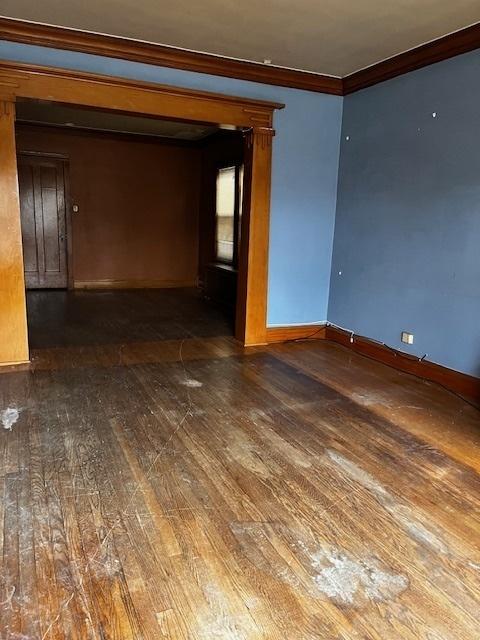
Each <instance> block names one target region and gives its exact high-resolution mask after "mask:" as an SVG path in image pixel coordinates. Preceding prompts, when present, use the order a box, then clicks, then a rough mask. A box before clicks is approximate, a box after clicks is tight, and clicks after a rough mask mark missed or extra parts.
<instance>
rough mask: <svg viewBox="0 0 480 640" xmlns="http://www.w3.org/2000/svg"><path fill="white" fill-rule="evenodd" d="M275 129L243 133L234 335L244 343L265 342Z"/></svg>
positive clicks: (259, 129)
mask: <svg viewBox="0 0 480 640" xmlns="http://www.w3.org/2000/svg"><path fill="white" fill-rule="evenodd" d="M274 134H275V131H274V130H273V129H270V128H268V127H257V128H255V129H252V130H250V131H249V132H248V133H247V135H246V136H245V156H244V171H245V177H246V179H245V185H244V188H245V192H246V193H245V197H246V206H245V207H244V208H243V212H242V221H241V224H242V231H241V237H242V241H241V246H240V255H239V267H238V284H237V308H236V322H235V335H236V337H237V339H241V336H242V335H245V336H248V338H247V339H246V340H245V341H244V343H245V345H246V346H254V345H262V344H266V342H267V291H268V241H269V233H270V187H271V179H270V178H271V166H272V141H273V136H274Z"/></svg>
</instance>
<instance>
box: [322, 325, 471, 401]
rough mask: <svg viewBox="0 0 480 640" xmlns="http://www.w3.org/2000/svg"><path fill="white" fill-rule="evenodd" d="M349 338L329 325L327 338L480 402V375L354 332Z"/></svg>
mask: <svg viewBox="0 0 480 640" xmlns="http://www.w3.org/2000/svg"><path fill="white" fill-rule="evenodd" d="M350 337H351V334H350V333H348V332H347V331H343V330H341V329H337V328H336V327H331V326H329V327H327V330H326V339H327V340H331V341H333V342H337V343H338V344H342V345H343V346H345V347H348V348H349V349H352V350H353V351H356V352H357V353H360V354H362V355H364V356H367V357H369V358H373V359H374V360H378V361H379V362H382V363H383V364H386V365H388V366H390V367H393V368H394V369H398V370H399V371H403V372H405V373H411V374H412V375H414V376H417V377H419V378H423V379H424V380H430V381H431V382H436V383H438V384H441V385H443V386H444V387H446V388H447V389H450V390H451V391H453V392H455V393H458V394H460V395H461V396H464V397H466V398H469V399H471V400H474V401H475V402H476V403H479V404H480V378H475V377H474V376H470V375H468V374H466V373H461V372H459V371H454V370H453V369H449V368H447V367H444V366H442V365H439V364H435V363H434V362H429V361H428V360H418V359H417V358H415V357H412V356H409V355H408V354H403V353H402V352H400V351H396V350H395V349H390V348H389V347H387V346H385V345H383V344H379V343H378V342H375V341H373V340H370V339H368V338H365V337H363V336H358V335H356V334H354V336H353V342H351V340H350Z"/></svg>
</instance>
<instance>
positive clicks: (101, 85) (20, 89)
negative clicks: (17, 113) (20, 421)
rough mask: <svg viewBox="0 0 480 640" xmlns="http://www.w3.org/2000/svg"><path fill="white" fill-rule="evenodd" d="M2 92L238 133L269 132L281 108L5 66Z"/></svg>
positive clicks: (99, 77) (207, 94)
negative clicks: (236, 129)
mask: <svg viewBox="0 0 480 640" xmlns="http://www.w3.org/2000/svg"><path fill="white" fill-rule="evenodd" d="M0 92H1V93H4V94H5V95H8V96H10V97H11V98H12V99H15V98H17V97H21V98H35V99H39V100H50V101H52V102H63V103H65V104H75V105H81V106H86V107H94V108H97V109H106V110H113V111H121V112H127V113H134V114H139V115H147V116H154V117H159V118H167V119H174V120H179V121H184V122H202V123H211V124H214V125H221V124H226V125H234V126H236V127H240V128H242V127H245V128H246V127H271V126H272V124H273V111H274V110H275V109H283V108H284V106H285V105H284V104H281V103H278V102H268V101H264V100H252V99H250V98H242V97H239V96H229V95H225V94H221V93H210V92H207V91H194V90H193V89H181V88H177V87H171V86H168V85H162V84H155V83H151V82H139V81H135V80H128V79H124V78H116V77H113V76H107V75H100V74H95V73H84V72H80V71H71V70H65V69H57V68H53V67H44V66H38V65H33V64H23V63H17V62H5V61H3V62H1V63H0Z"/></svg>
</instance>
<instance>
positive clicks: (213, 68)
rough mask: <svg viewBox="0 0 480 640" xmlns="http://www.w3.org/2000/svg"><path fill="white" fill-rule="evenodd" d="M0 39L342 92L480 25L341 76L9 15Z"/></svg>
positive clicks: (434, 54) (466, 37)
mask: <svg viewBox="0 0 480 640" xmlns="http://www.w3.org/2000/svg"><path fill="white" fill-rule="evenodd" d="M0 40H7V41H10V42H20V43H23V44H30V45H37V46H42V47H49V48H54V49H63V50H67V51H78V52H80V53H90V54H94V55H98V56H106V57H109V58H120V59H122V60H131V61H133V62H141V63H146V64H152V65H156V66H160V67H169V68H174V69H183V70H186V71H195V72H197V73H208V74H212V75H216V76H224V77H228V78H236V79H239V80H248V81H250V82H260V83H262V84H270V85H275V86H279V87H291V88H293V89H302V90H304V91H314V92H318V93H327V94H333V95H338V96H340V95H348V94H350V93H353V92H355V91H360V90H361V89H365V88H366V87H370V86H372V85H374V84H378V83H379V82H384V81H385V80H388V79H390V78H394V77H396V76H399V75H402V74H404V73H408V72H409V71H414V70H415V69H420V68H422V67H426V66H428V65H430V64H433V63H435V62H440V61H442V60H447V59H448V58H453V57H454V56H457V55H460V54H462V53H467V52H469V51H473V50H474V49H478V48H479V47H480V24H475V25H473V26H470V27H466V28H465V29H461V30H459V31H456V32H455V33H452V34H449V35H446V36H443V37H442V38H438V39H437V40H433V41H432V42H429V43H427V44H423V45H420V46H419V47H415V48H414V49H410V50H409V51H406V52H404V53H400V54H398V55H396V56H392V57H391V58H389V59H388V60H383V61H382V62H378V63H376V64H373V65H372V66H370V67H367V68H366V69H361V70H360V71H356V72H355V73H352V74H350V75H348V76H345V77H344V78H343V79H342V78H337V77H334V76H327V75H322V74H318V73H312V72H308V71H299V70H292V69H285V68H283V67H275V66H270V65H264V64H261V63H256V62H244V61H242V60H235V59H230V58H223V57H221V56H215V55H211V54H206V53H197V52H194V51H187V50H185V49H177V48H175V47H168V46H165V45H159V44H153V43H149V42H142V41H140V40H133V39H129V38H118V37H115V36H108V35H101V34H97V33H92V32H84V31H80V30H78V31H77V30H75V29H68V28H65V27H55V26H50V25H42V24H38V23H35V22H24V21H22V20H14V19H11V18H0Z"/></svg>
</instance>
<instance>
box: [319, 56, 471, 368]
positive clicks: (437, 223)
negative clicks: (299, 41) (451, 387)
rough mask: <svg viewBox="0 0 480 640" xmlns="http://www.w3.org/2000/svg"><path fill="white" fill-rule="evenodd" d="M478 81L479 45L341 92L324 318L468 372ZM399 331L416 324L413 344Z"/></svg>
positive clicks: (413, 331) (413, 326)
mask: <svg viewBox="0 0 480 640" xmlns="http://www.w3.org/2000/svg"><path fill="white" fill-rule="evenodd" d="M479 79H480V52H479V51H477V52H473V53H470V54H466V55H463V56H460V57H457V58H453V59H451V60H448V61H445V62H441V63H438V64H436V65H432V66H430V67H427V68H425V69H421V70H419V71H415V72H413V73H410V74H407V75H404V76H401V77H399V78H395V79H392V80H389V81H388V82H385V83H382V84H379V85H377V86H375V87H372V88H369V89H366V90H363V91H361V92H359V93H356V94H353V95H351V96H348V97H346V98H345V101H344V114H343V127H342V143H341V156H340V169H339V185H338V201H337V215H336V228H335V240H334V253H333V262H332V278H331V292H330V302H329V312H328V319H329V320H330V322H333V323H336V324H339V325H341V326H343V327H346V328H349V329H352V330H354V331H355V332H357V333H359V334H362V335H365V336H368V337H371V338H375V339H377V340H380V341H383V342H385V343H387V344H389V345H391V346H393V347H396V348H401V349H403V350H405V351H410V352H411V353H415V354H417V355H423V354H425V353H427V354H428V359H429V360H432V361H434V362H438V363H441V364H444V365H446V366H448V367H451V368H453V369H457V370H460V371H464V372H468V373H471V374H474V375H480V83H479ZM434 113H435V114H436V117H433V115H432V114H434ZM347 136H349V138H350V139H349V140H347ZM339 272H341V275H339ZM402 330H407V331H410V332H412V333H414V335H415V344H414V345H413V346H412V347H408V346H407V345H404V344H402V343H401V341H400V332H401V331H402Z"/></svg>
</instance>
